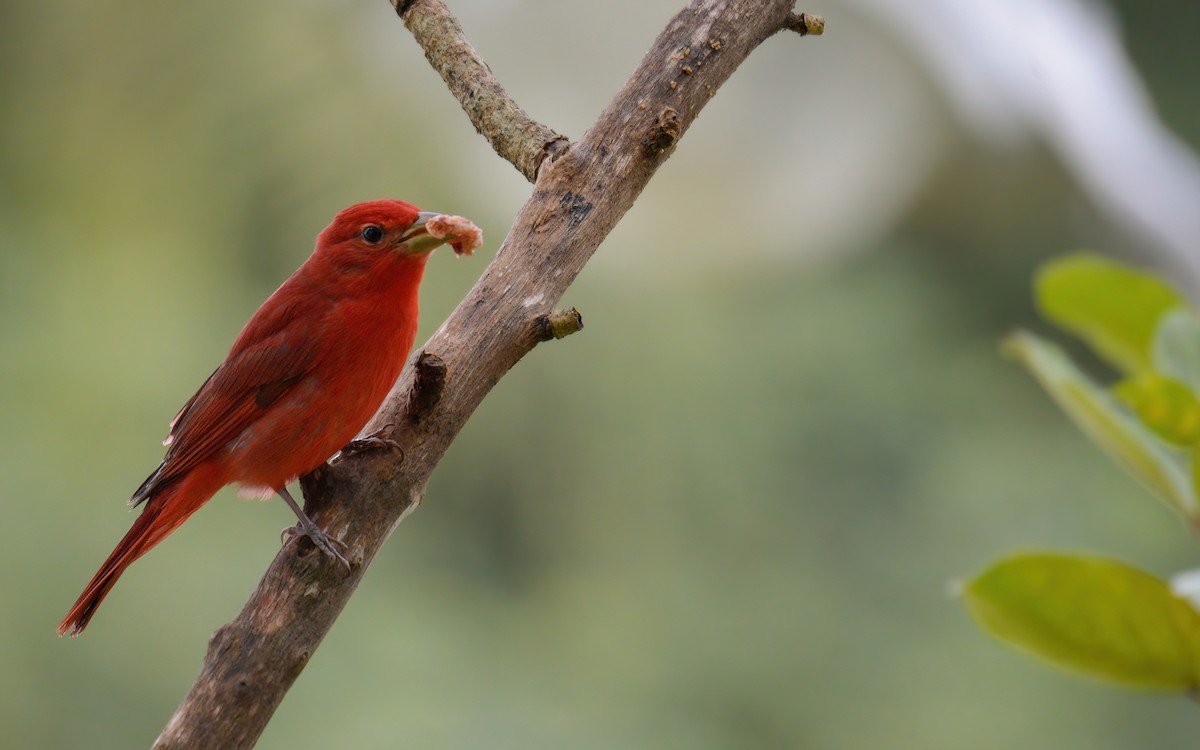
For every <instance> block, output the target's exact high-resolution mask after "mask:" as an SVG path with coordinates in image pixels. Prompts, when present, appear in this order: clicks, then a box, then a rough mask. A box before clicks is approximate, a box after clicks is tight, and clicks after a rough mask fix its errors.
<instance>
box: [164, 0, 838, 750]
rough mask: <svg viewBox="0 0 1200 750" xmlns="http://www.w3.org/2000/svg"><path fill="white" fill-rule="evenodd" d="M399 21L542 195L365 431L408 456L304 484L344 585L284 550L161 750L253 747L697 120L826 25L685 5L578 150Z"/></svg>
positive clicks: (770, 12) (441, 40)
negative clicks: (755, 64)
mask: <svg viewBox="0 0 1200 750" xmlns="http://www.w3.org/2000/svg"><path fill="white" fill-rule="evenodd" d="M395 5H396V10H397V13H398V14H399V15H400V17H401V18H402V19H403V21H404V23H405V25H406V26H407V27H408V28H409V29H410V30H411V31H412V33H413V35H414V37H415V38H416V39H417V41H418V42H419V43H420V44H421V46H422V47H423V48H424V49H425V52H426V56H427V57H428V59H429V61H430V63H431V64H432V66H433V67H434V68H435V69H436V70H438V72H439V73H441V75H442V77H443V79H444V80H445V81H446V84H447V86H448V87H449V88H450V90H451V91H452V92H453V93H454V94H455V96H456V97H457V98H458V99H459V101H460V102H462V105H463V109H464V110H465V111H466V112H467V114H468V116H469V117H470V118H471V120H472V122H473V123H474V124H475V126H476V128H477V129H478V130H479V131H480V133H481V134H483V135H484V136H485V137H486V138H488V140H489V141H490V142H491V143H492V145H493V147H494V148H495V149H496V151H497V153H499V154H500V155H501V156H503V157H504V158H506V159H507V160H509V161H510V162H512V163H513V165H514V166H515V167H516V168H517V169H518V170H519V171H520V172H521V173H522V174H524V175H526V177H528V178H529V179H531V180H535V182H534V185H533V194H532V195H531V196H530V198H529V200H528V201H527V202H526V203H525V205H524V206H523V207H522V208H521V211H520V213H519V214H518V215H517V218H516V221H515V222H514V224H513V226H512V229H511V231H510V232H509V234H508V236H507V237H506V238H505V239H504V242H503V244H502V245H501V246H500V249H499V251H498V252H497V253H496V255H495V258H494V259H493V260H492V262H491V263H490V264H489V265H488V267H487V269H486V270H485V271H484V273H483V275H482V277H481V278H480V279H479V281H478V283H476V284H475V286H474V288H472V289H471V291H470V292H469V293H468V294H467V296H466V298H465V299H464V300H463V301H462V303H461V304H459V306H458V307H457V309H456V310H455V311H454V312H453V313H452V314H451V316H450V317H449V318H448V319H447V320H446V322H445V323H444V324H443V325H442V327H441V328H440V329H439V330H438V331H437V333H435V334H434V335H433V337H432V338H431V339H430V340H429V341H428V342H427V343H426V344H425V345H424V346H423V347H422V348H421V349H419V350H418V351H416V352H414V354H413V356H412V358H411V361H410V366H409V367H408V368H406V370H405V372H404V374H403V375H402V376H401V379H400V381H399V383H398V384H397V386H396V388H395V389H394V390H393V392H392V394H391V396H390V397H389V398H388V400H387V402H386V403H385V404H384V406H383V408H382V409H381V410H380V412H379V414H377V415H376V417H375V419H374V420H373V421H372V422H371V424H370V425H368V426H367V428H366V430H365V432H366V433H377V434H380V435H381V436H383V437H390V438H393V439H395V440H396V441H398V442H399V444H400V445H401V446H403V452H402V453H398V452H395V451H389V450H379V451H370V452H365V453H360V454H356V455H353V456H350V457H348V458H346V459H344V460H341V461H338V462H336V463H333V464H332V465H329V466H327V467H324V468H322V469H320V470H318V471H317V472H314V473H313V474H311V475H309V476H307V477H304V478H303V479H302V480H301V486H302V488H303V490H304V495H305V509H306V510H307V511H308V513H309V514H310V516H311V517H312V518H313V520H314V521H315V522H317V524H318V525H320V526H321V527H322V528H324V529H325V530H326V531H327V532H328V533H330V534H331V535H333V536H335V537H337V538H338V539H340V540H341V541H342V542H343V543H344V544H345V545H346V547H347V555H346V556H347V559H349V560H350V561H351V563H352V566H351V571H350V572H349V573H348V574H347V573H346V572H345V571H344V569H343V568H341V567H339V566H338V565H337V564H334V563H332V562H331V561H330V560H329V559H328V558H326V557H324V556H323V555H322V554H321V553H320V552H319V551H317V550H316V549H315V548H314V547H313V545H312V543H311V542H309V541H308V539H307V538H299V539H295V540H293V541H291V542H289V543H288V544H286V545H285V546H284V548H283V549H282V550H281V551H280V553H279V554H278V555H277V556H276V558H275V560H274V561H273V562H272V563H271V565H270V567H269V568H268V569H267V571H266V574H265V575H264V576H263V578H262V580H261V581H260V582H259V584H258V587H257V588H256V589H255V591H254V593H253V595H252V596H251V597H250V599H249V601H247V602H246V605H245V606H244V608H243V609H242V611H241V613H240V614H239V615H238V616H237V618H236V619H234V620H233V621H231V622H230V623H228V624H226V625H224V626H222V627H221V628H220V629H218V630H217V631H216V633H214V634H213V636H212V638H211V640H210V641H209V647H208V653H207V655H206V657H205V659H204V665H203V668H202V670H201V673H200V675H199V677H198V678H197V680H196V683H195V684H194V685H193V687H192V689H191V690H190V691H189V692H188V694H187V696H186V697H185V698H184V699H183V702H182V704H181V705H180V706H179V708H178V710H177V711H176V712H175V714H174V716H172V717H171V719H170V721H169V723H168V724H167V726H166V728H165V729H164V730H163V732H162V734H161V736H160V737H159V738H158V741H157V742H156V744H155V747H156V748H211V747H222V748H246V747H251V746H253V745H254V743H255V741H256V740H257V739H258V737H259V735H260V734H261V733H262V731H263V729H264V728H265V727H266V724H267V722H268V721H269V720H270V717H271V715H272V714H273V713H274V711H275V709H276V707H278V705H279V703H280V701H282V700H283V696H284V695H285V694H286V693H287V690H288V688H289V687H291V685H292V683H293V682H294V681H295V679H296V677H297V676H298V675H299V674H300V672H301V671H302V670H303V669H304V666H305V665H306V664H307V663H308V660H309V659H310V658H311V656H312V654H313V652H314V651H315V650H316V648H317V646H319V645H320V643H321V640H322V639H323V638H324V636H325V634H326V633H327V632H329V629H330V628H331V627H332V626H333V623H334V621H335V620H336V618H337V616H338V615H339V613H340V612H341V611H342V608H343V607H344V606H345V605H346V602H347V601H348V600H349V598H350V596H351V594H353V592H354V590H355V588H356V587H357V586H358V583H359V581H360V580H361V579H362V575H363V573H364V572H365V571H366V569H367V567H368V566H369V565H370V563H371V560H372V558H374V556H375V553H376V552H377V551H378V550H379V548H380V546H381V545H382V544H383V542H384V541H385V540H386V539H387V538H388V536H389V535H390V534H391V533H392V531H393V530H394V529H395V528H396V526H397V524H399V523H400V521H401V519H402V518H403V517H404V516H405V514H407V513H408V512H410V511H411V510H413V509H414V508H415V507H416V506H417V505H418V504H419V503H420V502H421V499H422V498H423V497H424V493H425V486H426V482H427V481H428V479H429V477H430V474H431V473H432V472H433V470H434V467H436V466H437V463H438V461H439V460H440V459H441V457H442V456H443V455H444V454H445V452H446V449H447V448H448V447H449V445H450V443H451V441H452V440H454V438H455V436H456V435H457V434H458V432H459V430H460V429H462V427H463V425H464V424H465V423H466V421H467V419H468V417H470V415H471V414H472V412H474V410H475V408H476V407H477V406H478V405H479V403H480V402H481V401H482V400H483V398H484V397H485V396H486V395H487V393H488V392H489V391H490V390H491V389H492V387H493V386H494V385H495V384H496V383H497V382H498V381H499V380H500V378H501V377H503V375H504V374H505V373H506V372H508V370H509V368H511V367H512V366H513V365H514V364H516V363H517V361H518V360H520V359H521V357H523V356H524V355H525V354H526V353H528V352H529V351H530V350H531V349H533V348H534V347H535V346H536V345H537V344H538V343H539V342H542V341H550V340H554V339H557V338H562V337H563V336H566V335H568V334H570V333H572V332H574V331H577V330H579V329H580V328H581V327H582V318H581V317H580V315H579V313H578V312H577V311H574V310H567V311H560V312H552V310H553V308H554V306H555V305H556V304H557V303H558V301H559V299H560V298H561V297H562V295H563V293H564V292H565V291H566V289H567V287H568V286H570V284H571V282H572V281H573V280H574V279H575V276H576V275H577V274H578V273H579V271H580V270H581V269H582V268H583V266H584V264H585V263H587V261H588V259H589V258H590V257H591V256H592V253H593V252H595V250H596V248H597V247H598V246H599V245H600V243H601V242H602V241H603V240H604V238H605V237H606V236H607V235H608V233H609V232H610V231H611V230H612V228H613V227H614V226H616V224H617V222H618V221H619V220H620V219H621V217H622V216H623V215H624V214H625V212H626V211H627V210H628V209H629V207H630V206H632V205H633V202H634V201H635V200H636V199H637V197H638V195H639V194H640V193H641V192H642V189H643V188H645V186H646V183H647V182H649V180H650V178H651V177H652V176H653V175H654V173H655V171H656V170H657V169H658V167H659V166H660V165H661V164H662V163H663V162H664V161H665V160H666V159H667V158H668V157H669V156H670V155H671V153H672V151H673V150H674V148H675V146H676V144H677V143H678V141H679V139H680V138H681V137H682V136H683V135H684V133H686V132H687V129H688V127H689V126H690V125H691V123H692V122H693V121H694V120H695V118H696V116H697V115H698V114H699V113H700V110H701V109H703V107H704V105H705V104H706V103H707V102H708V100H709V99H710V98H712V96H713V95H714V94H715V93H716V91H717V89H718V88H719V87H720V86H721V84H723V83H724V82H725V81H726V80H727V79H728V78H729V76H730V75H731V74H732V73H733V71H734V70H736V69H737V67H738V66H739V65H740V64H741V63H742V61H743V60H744V59H745V58H746V56H747V55H749V54H750V53H751V52H752V51H753V50H754V49H755V48H756V47H757V46H758V45H759V44H760V43H762V42H763V41H764V40H765V39H766V38H767V37H770V36H771V35H773V34H775V33H776V32H778V31H780V30H783V29H791V30H799V29H797V28H796V26H797V19H798V18H806V19H809V20H808V21H807V22H805V23H804V28H805V29H806V33H819V31H818V32H813V31H812V29H813V28H816V27H815V26H814V23H816V22H815V21H813V20H811V19H817V21H819V17H814V16H796V15H793V14H792V13H791V2H790V0H695V1H694V2H692V3H690V4H689V5H688V6H687V7H685V8H684V9H683V10H681V11H680V12H679V13H678V14H677V15H676V16H675V17H674V18H673V19H671V21H670V22H669V23H668V24H667V25H666V27H665V28H664V29H663V30H662V32H661V33H660V34H659V35H658V38H657V39H656V40H655V41H654V43H653V45H652V46H651V48H650V51H649V52H647V53H646V56H645V57H644V58H643V59H642V61H641V64H640V65H638V67H637V69H636V70H635V71H634V73H633V74H632V75H631V76H630V77H629V79H628V80H627V81H626V83H625V85H624V86H623V87H622V88H621V90H620V91H619V92H618V93H617V95H616V96H615V97H614V98H613V99H612V101H611V102H610V103H609V104H608V106H607V107H606V108H605V109H604V111H603V112H602V113H601V114H600V116H599V117H598V118H597V119H596V121H595V123H594V124H593V125H592V127H591V128H590V129H588V131H587V132H586V133H585V134H584V135H583V137H582V138H580V139H579V141H578V142H576V143H573V144H572V143H569V142H568V141H567V139H566V138H564V137H563V136H561V135H559V134H557V133H556V132H554V131H553V130H551V129H550V128H548V127H546V126H544V125H541V124H540V123H537V122H535V121H533V120H532V119H531V118H529V116H528V115H526V114H525V113H524V112H523V111H522V110H521V109H520V108H519V107H518V106H517V105H516V104H515V103H513V102H512V100H511V99H510V98H509V97H508V95H507V94H505V93H504V90H503V88H501V87H500V85H499V83H497V82H496V81H495V79H494V77H493V76H492V75H491V72H490V71H489V70H488V69H487V65H486V64H484V62H483V61H482V60H481V59H480V58H479V56H478V54H476V53H475V51H474V49H473V48H471V46H470V44H469V43H468V42H467V40H466V39H465V37H464V36H463V34H462V29H461V27H460V26H459V24H458V22H457V21H456V20H455V19H454V17H453V15H451V14H450V12H449V11H448V10H447V9H446V7H445V5H444V4H443V3H442V2H440V0H412V1H411V2H401V1H400V0H396V2H395ZM821 25H822V26H823V24H821Z"/></svg>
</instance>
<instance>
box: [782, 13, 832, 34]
mask: <svg viewBox="0 0 1200 750" xmlns="http://www.w3.org/2000/svg"><path fill="white" fill-rule="evenodd" d="M783 28H785V29H787V30H788V31H794V32H796V33H797V34H799V35H800V36H809V35H812V36H820V35H822V34H824V33H825V19H824V18H822V17H820V16H814V15H813V14H812V13H789V14H788V19H787V22H786V23H785V24H784V25H783Z"/></svg>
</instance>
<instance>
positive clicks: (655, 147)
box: [642, 81, 683, 159]
mask: <svg viewBox="0 0 1200 750" xmlns="http://www.w3.org/2000/svg"><path fill="white" fill-rule="evenodd" d="M671 83H674V81H672V82H671ZM672 88H673V87H672ZM682 134H683V122H682V121H681V120H680V119H679V113H678V112H676V111H675V110H674V109H672V108H671V107H667V108H666V109H664V110H663V111H662V112H659V113H658V121H657V122H655V123H654V127H652V128H650V132H649V133H648V134H647V135H646V137H645V138H643V139H642V153H644V154H645V155H646V157H647V158H651V159H654V158H661V157H663V156H666V155H667V154H668V153H670V151H671V149H673V148H674V147H675V141H677V140H679V136H680V135H682Z"/></svg>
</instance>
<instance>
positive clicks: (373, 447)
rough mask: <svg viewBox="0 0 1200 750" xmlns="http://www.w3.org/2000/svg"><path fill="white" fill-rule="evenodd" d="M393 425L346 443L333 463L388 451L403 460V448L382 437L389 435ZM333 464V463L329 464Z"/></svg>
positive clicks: (388, 438)
mask: <svg viewBox="0 0 1200 750" xmlns="http://www.w3.org/2000/svg"><path fill="white" fill-rule="evenodd" d="M394 426H395V425H390V424H386V425H384V426H383V427H382V428H381V429H380V430H378V431H377V432H373V433H371V434H370V435H367V436H366V437H362V438H359V439H357V440H351V441H350V442H349V443H346V447H345V448H342V450H341V451H339V452H338V455H337V457H336V459H335V461H340V460H342V459H343V458H345V457H346V456H356V455H358V454H360V453H370V452H371V451H378V450H388V451H392V452H394V453H399V454H400V460H401V461H403V460H404V447H403V446H401V445H400V443H398V442H396V441H395V440H393V439H392V438H390V437H384V435H386V434H390V433H391V431H392V427H394ZM331 463H334V462H331Z"/></svg>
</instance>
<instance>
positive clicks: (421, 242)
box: [399, 211, 446, 255]
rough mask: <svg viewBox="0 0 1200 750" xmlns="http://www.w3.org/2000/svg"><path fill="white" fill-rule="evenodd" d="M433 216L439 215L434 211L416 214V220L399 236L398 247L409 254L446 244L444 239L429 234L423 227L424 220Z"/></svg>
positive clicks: (418, 253) (427, 250)
mask: <svg viewBox="0 0 1200 750" xmlns="http://www.w3.org/2000/svg"><path fill="white" fill-rule="evenodd" d="M435 216H441V214H439V213H438V212H436V211H422V212H420V213H419V214H417V220H416V222H414V223H413V225H412V226H411V227H409V228H408V231H406V232H405V233H404V234H403V235H402V236H401V237H400V245H399V248H400V249H401V251H402V252H405V253H407V254H409V255H422V254H424V253H427V252H429V251H430V250H433V249H434V248H435V247H437V246H438V245H444V244H446V240H445V239H438V238H437V237H434V236H432V235H430V234H429V231H428V230H427V229H426V228H425V224H426V222H428V221H429V220H430V219H432V218H433V217H435Z"/></svg>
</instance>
